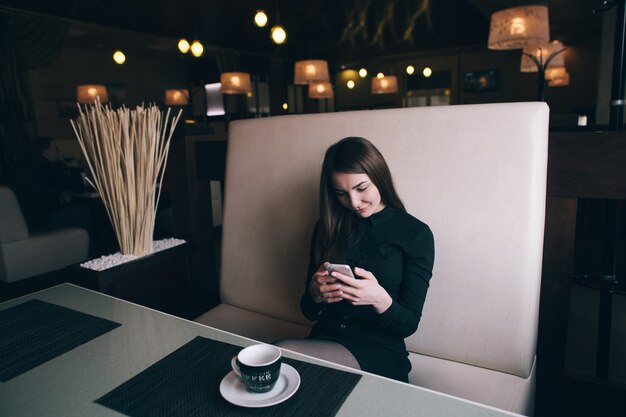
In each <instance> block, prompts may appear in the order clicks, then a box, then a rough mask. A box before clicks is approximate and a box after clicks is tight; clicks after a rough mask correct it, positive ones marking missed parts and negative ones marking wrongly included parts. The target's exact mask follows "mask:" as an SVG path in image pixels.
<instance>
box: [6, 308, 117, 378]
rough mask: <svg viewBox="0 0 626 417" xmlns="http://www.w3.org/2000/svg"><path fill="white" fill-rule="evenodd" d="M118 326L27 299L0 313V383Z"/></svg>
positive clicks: (73, 311)
mask: <svg viewBox="0 0 626 417" xmlns="http://www.w3.org/2000/svg"><path fill="white" fill-rule="evenodd" d="M118 326H120V324H119V323H115V322H112V321H110V320H106V319H102V318H100V317H95V316H90V315H89V314H85V313H81V312H78V311H76V310H72V309H69V308H65V307H61V306H58V305H56V304H50V303H47V302H45V301H41V300H29V301H26V302H24V303H22V304H18V305H16V306H14V307H11V308H8V309H6V310H2V311H0V381H2V382H6V381H8V380H10V379H11V378H14V377H16V376H18V375H21V374H23V373H24V372H27V371H30V370H31V369H33V368H35V367H37V366H39V365H41V364H42V363H45V362H47V361H49V360H51V359H54V358H56V357H57V356H60V355H62V354H64V353H66V352H68V351H70V350H72V349H74V348H76V347H78V346H80V345H82V344H84V343H87V342H89V341H90V340H92V339H95V338H96V337H98V336H101V335H103V334H104V333H107V332H109V331H111V330H113V329H115V328H116V327H118Z"/></svg>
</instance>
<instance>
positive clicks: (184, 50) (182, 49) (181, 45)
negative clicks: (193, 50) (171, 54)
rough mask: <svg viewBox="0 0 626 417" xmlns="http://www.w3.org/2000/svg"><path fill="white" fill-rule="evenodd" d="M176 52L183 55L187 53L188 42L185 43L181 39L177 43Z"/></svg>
mask: <svg viewBox="0 0 626 417" xmlns="http://www.w3.org/2000/svg"><path fill="white" fill-rule="evenodd" d="M178 50H179V51H180V52H182V53H183V54H186V53H187V52H189V42H187V39H185V38H182V39H181V40H179V41H178Z"/></svg>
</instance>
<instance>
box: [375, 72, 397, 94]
mask: <svg viewBox="0 0 626 417" xmlns="http://www.w3.org/2000/svg"><path fill="white" fill-rule="evenodd" d="M397 92H398V78H397V77H396V76H395V75H385V76H384V77H383V78H372V94H391V93H397Z"/></svg>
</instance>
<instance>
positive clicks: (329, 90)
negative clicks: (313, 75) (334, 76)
mask: <svg viewBox="0 0 626 417" xmlns="http://www.w3.org/2000/svg"><path fill="white" fill-rule="evenodd" d="M332 97H333V86H332V85H331V84H330V82H328V81H313V82H311V83H310V84H309V98H332Z"/></svg>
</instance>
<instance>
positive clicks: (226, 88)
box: [220, 72, 252, 94]
mask: <svg viewBox="0 0 626 417" xmlns="http://www.w3.org/2000/svg"><path fill="white" fill-rule="evenodd" d="M220 83H221V84H222V86H221V87H220V91H221V92H222V93H224V94H248V93H251V92H252V87H251V83H250V74H248V73H247V72H223V73H222V74H221V75H220Z"/></svg>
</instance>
